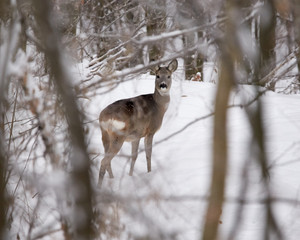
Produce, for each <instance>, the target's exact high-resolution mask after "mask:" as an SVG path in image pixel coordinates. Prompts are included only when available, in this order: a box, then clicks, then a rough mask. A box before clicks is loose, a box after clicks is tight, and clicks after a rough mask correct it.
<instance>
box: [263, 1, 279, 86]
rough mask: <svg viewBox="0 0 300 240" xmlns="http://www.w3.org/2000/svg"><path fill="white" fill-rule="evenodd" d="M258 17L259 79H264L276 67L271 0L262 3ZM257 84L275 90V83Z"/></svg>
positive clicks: (274, 24) (274, 25)
mask: <svg viewBox="0 0 300 240" xmlns="http://www.w3.org/2000/svg"><path fill="white" fill-rule="evenodd" d="M261 12H262V14H261V15H260V35H259V43H260V51H261V59H260V61H261V62H260V69H261V71H260V79H262V78H263V77H265V76H266V75H267V74H268V73H269V72H270V71H271V70H272V69H274V68H275V66H276V59H275V57H276V56H275V46H276V34H275V33H276V32H275V29H276V10H275V7H274V3H273V1H272V0H267V1H265V3H264V7H263V11H261ZM259 84H260V85H262V86H265V85H266V84H269V86H268V87H269V89H271V90H273V91H274V90H275V82H273V83H272V81H271V82H268V81H267V82H265V81H262V80H259Z"/></svg>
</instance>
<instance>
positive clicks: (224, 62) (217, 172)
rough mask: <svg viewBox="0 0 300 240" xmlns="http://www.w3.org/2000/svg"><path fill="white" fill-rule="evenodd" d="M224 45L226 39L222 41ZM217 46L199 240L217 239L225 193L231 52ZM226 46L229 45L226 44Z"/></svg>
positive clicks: (222, 46) (231, 74)
mask: <svg viewBox="0 0 300 240" xmlns="http://www.w3.org/2000/svg"><path fill="white" fill-rule="evenodd" d="M226 40H227V41H228V40H229V39H226ZM226 40H225V41H224V44H221V45H220V47H221V59H220V60H221V72H220V77H219V83H218V89H217V94H216V104H215V118H214V130H213V131H214V134H213V141H214V142H213V169H212V179H211V185H210V198H209V204H208V208H207V212H206V219H205V225H204V232H203V235H202V239H203V240H214V239H216V238H217V231H218V225H219V218H220V215H221V213H222V205H223V200H224V192H225V181H226V172H227V171H226V170H227V160H228V156H227V128H226V122H227V105H228V100H229V96H230V92H231V89H232V87H233V83H234V81H233V80H234V72H233V71H234V70H233V58H232V54H233V53H232V49H231V47H228V46H227V43H228V42H229V41H228V42H227V41H226ZM228 45H229V44H228Z"/></svg>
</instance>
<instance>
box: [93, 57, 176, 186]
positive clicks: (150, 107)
mask: <svg viewBox="0 0 300 240" xmlns="http://www.w3.org/2000/svg"><path fill="white" fill-rule="evenodd" d="M177 66H178V62H177V60H176V59H174V60H173V61H171V62H170V63H169V64H168V66H166V67H161V66H159V65H158V66H156V67H154V68H153V69H152V71H153V72H154V73H155V76H156V77H155V89H154V93H152V94H145V95H139V96H137V97H133V98H128V99H121V100H118V101H116V102H114V103H112V104H110V105H108V106H107V107H106V108H105V109H103V110H102V112H101V113H100V115H99V123H100V129H101V133H102V143H103V147H104V153H105V154H104V157H103V159H102V160H101V166H100V172H99V180H98V187H99V188H101V186H102V182H103V178H104V175H105V173H106V171H107V172H108V174H109V177H110V178H113V177H114V175H113V172H112V168H111V161H112V159H113V158H114V157H115V156H116V155H117V153H118V152H119V151H120V149H121V147H122V145H123V143H124V142H125V141H126V142H131V164H130V171H129V175H130V176H132V175H133V168H134V164H135V162H136V159H137V157H138V149H139V144H140V140H141V138H144V145H145V152H146V160H147V171H148V172H151V155H152V142H153V136H154V134H155V133H156V132H157V131H158V130H159V129H160V127H161V125H162V121H163V118H164V115H165V112H166V111H167V109H168V106H169V103H170V88H171V85H172V73H173V72H174V71H176V69H177Z"/></svg>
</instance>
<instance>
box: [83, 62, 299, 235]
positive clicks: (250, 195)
mask: <svg viewBox="0 0 300 240" xmlns="http://www.w3.org/2000/svg"><path fill="white" fill-rule="evenodd" d="M207 67H208V66H207ZM212 72H213V70H212V71H211V72H210V73H209V74H213V73H212ZM179 76H180V75H177V73H176V72H175V73H174V76H173V84H172V89H171V103H170V106H169V109H168V111H167V113H166V115H165V118H164V122H163V125H162V127H161V129H160V130H159V131H158V132H157V134H156V135H155V136H154V146H153V154H152V172H150V173H146V172H147V171H146V160H145V159H146V158H145V153H144V151H143V149H144V146H143V144H142V142H141V144H140V150H141V152H140V153H139V156H138V159H137V161H136V165H135V170H134V174H133V177H130V176H129V175H128V172H129V166H130V164H129V157H130V153H131V145H130V144H128V143H125V144H124V145H123V147H122V149H121V151H120V153H119V154H118V155H117V156H116V157H115V158H114V159H113V160H112V169H113V172H114V176H115V178H114V179H109V178H108V175H105V178H104V182H103V188H104V189H105V190H108V191H110V192H112V193H114V194H119V195H121V196H122V197H124V198H125V199H126V198H127V197H130V198H132V199H136V201H135V200H132V201H130V202H128V205H126V208H122V207H120V208H119V209H118V214H120V215H119V216H120V218H121V222H122V224H124V230H123V231H124V232H123V234H122V236H123V237H122V239H127V237H128V236H132V235H133V236H143V235H146V234H151V232H153V231H155V229H158V228H160V229H161V228H163V229H164V231H165V232H166V233H174V234H175V235H176V236H177V238H176V239H199V236H200V235H201V233H202V228H203V223H204V216H205V211H206V205H207V201H206V197H207V196H208V194H209V184H210V178H211V165H212V141H213V140H212V127H213V114H212V113H213V111H214V98H215V92H216V87H217V86H216V85H215V84H213V83H209V82H208V81H207V82H204V83H203V82H202V83H201V82H190V81H182V79H181V78H180V77H179ZM204 79H211V75H210V76H204ZM153 91H154V76H150V75H142V76H139V77H137V78H136V79H133V80H130V81H125V82H123V83H121V84H119V85H118V86H117V87H116V88H115V89H113V90H112V91H110V92H108V93H106V94H103V95H95V97H93V98H91V99H90V100H89V101H86V100H82V104H83V106H84V109H85V110H86V112H87V114H88V117H89V119H91V120H95V121H94V122H91V123H90V124H88V127H89V128H90V130H91V131H89V133H90V135H89V142H90V144H89V151H90V152H94V153H99V154H100V155H99V156H98V157H97V158H96V159H95V165H94V166H93V175H94V184H95V185H96V183H97V178H98V171H99V165H100V160H101V159H102V157H103V153H104V149H103V146H102V143H101V133H100V129H99V125H98V123H97V121H96V119H97V118H98V116H99V113H100V112H101V110H103V109H104V107H105V106H107V105H108V104H110V103H112V102H113V101H115V100H118V99H122V98H127V97H133V96H136V95H140V94H144V93H149V92H153ZM255 94H256V91H255V89H254V88H252V87H251V86H244V87H239V88H238V89H235V90H234V91H233V93H232V96H231V99H230V102H229V103H228V104H229V105H231V104H240V103H246V102H247V101H249V100H252V99H253V98H254V97H255V96H256V95H255ZM261 98H262V102H263V122H264V125H265V128H266V144H267V146H266V147H267V156H268V160H269V164H268V166H269V167H270V175H271V178H270V183H269V184H270V186H271V189H272V196H273V197H274V198H279V199H290V200H293V201H295V202H286V201H278V202H276V203H275V204H274V205H273V207H274V209H275V212H276V219H277V220H278V221H279V222H278V223H279V227H280V230H281V231H282V233H283V236H284V237H285V239H288V240H294V239H295V240H296V239H298V238H299V236H300V208H299V206H298V204H299V200H300V181H299V180H300V177H299V172H300V159H299V150H300V134H299V132H300V101H299V100H300V96H299V95H282V94H278V93H273V92H267V93H266V94H264V95H263V96H262V97H261ZM228 114H229V117H228V126H227V127H228V132H229V139H228V147H229V163H228V175H227V182H226V183H227V185H226V199H227V200H228V201H226V202H225V204H224V207H223V211H222V216H221V220H222V224H220V231H219V234H220V239H227V237H228V236H229V234H230V233H231V231H232V230H233V229H235V227H236V223H235V217H236V214H237V213H238V212H241V211H240V209H239V206H240V205H239V204H238V203H237V201H235V200H236V199H237V198H239V197H243V196H240V194H241V191H242V190H245V191H246V193H245V197H246V199H247V200H248V201H249V203H248V204H245V205H244V206H243V211H242V216H243V218H242V219H241V220H240V221H238V224H240V225H239V229H238V231H237V232H236V234H235V239H241V240H250V239H251V240H252V239H262V236H263V229H264V220H265V205H264V204H262V203H261V202H260V200H262V199H264V198H265V197H266V190H265V189H264V187H262V185H263V184H262V178H261V175H260V168H259V166H258V164H257V162H256V159H255V154H254V153H253V152H251V148H250V147H249V146H250V143H251V140H252V133H251V128H250V124H249V122H248V119H247V115H246V114H245V111H244V109H243V108H239V107H234V108H230V109H229V110H228ZM244 169H246V170H244ZM245 178H248V185H247V186H246V187H245V186H244V185H243V183H244V181H243V180H244V179H245ZM133 212H134V213H133ZM137 214H138V215H139V217H137ZM149 222H150V223H151V224H152V225H151V226H150V225H149ZM153 224H154V225H153ZM162 226H163V227H162ZM174 239H175V238H174Z"/></svg>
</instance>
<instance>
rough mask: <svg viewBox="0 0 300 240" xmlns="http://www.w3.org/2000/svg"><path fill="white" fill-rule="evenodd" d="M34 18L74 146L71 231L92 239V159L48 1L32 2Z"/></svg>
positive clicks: (77, 237)
mask: <svg viewBox="0 0 300 240" xmlns="http://www.w3.org/2000/svg"><path fill="white" fill-rule="evenodd" d="M33 4H34V8H35V17H36V21H37V25H38V30H39V31H40V38H41V43H42V44H43V45H44V51H45V55H46V58H47V60H48V62H49V65H50V68H51V71H52V76H53V80H54V83H55V85H56V87H57V92H58V95H60V96H61V99H62V102H63V106H64V112H65V116H66V119H67V122H68V129H69V134H70V141H71V145H72V148H71V149H72V150H71V151H72V152H71V153H70V158H71V166H72V171H71V182H72V183H71V189H70V190H71V195H72V200H73V199H74V206H73V208H74V210H73V215H72V216H71V219H72V223H73V226H72V229H73V232H74V239H90V237H91V232H92V231H91V220H92V205H91V204H92V190H91V183H90V175H89V170H90V166H89V162H90V161H89V156H88V154H87V150H86V145H85V137H84V132H83V127H82V122H81V118H80V117H81V115H80V113H79V110H78V107H77V103H76V99H75V95H74V92H73V90H72V87H71V84H70V79H69V77H68V74H67V73H66V69H65V68H66V66H65V64H64V61H63V57H62V54H61V52H62V49H61V48H60V40H59V37H58V34H57V32H56V31H55V30H54V28H53V26H52V22H51V18H50V16H51V13H50V11H51V7H50V6H49V1H39V0H33Z"/></svg>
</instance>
